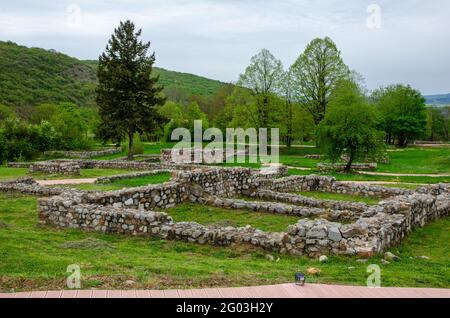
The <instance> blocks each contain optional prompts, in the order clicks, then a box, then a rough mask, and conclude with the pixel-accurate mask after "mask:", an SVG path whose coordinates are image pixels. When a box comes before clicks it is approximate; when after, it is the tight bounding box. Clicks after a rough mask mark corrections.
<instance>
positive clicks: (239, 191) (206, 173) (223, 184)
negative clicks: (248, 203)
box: [176, 168, 255, 197]
mask: <svg viewBox="0 0 450 318" xmlns="http://www.w3.org/2000/svg"><path fill="white" fill-rule="evenodd" d="M176 178H177V180H178V182H180V183H184V184H192V185H198V186H199V187H197V188H200V189H201V190H202V191H203V192H205V193H206V194H208V195H215V196H225V197H232V196H238V195H244V194H249V193H250V186H251V185H252V183H253V182H254V179H255V175H254V174H253V172H252V170H251V169H245V168H227V169H223V168H211V169H207V170H203V169H197V170H192V171H184V172H179V173H178V174H177V176H176Z"/></svg>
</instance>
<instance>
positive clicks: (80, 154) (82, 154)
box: [44, 148, 122, 159]
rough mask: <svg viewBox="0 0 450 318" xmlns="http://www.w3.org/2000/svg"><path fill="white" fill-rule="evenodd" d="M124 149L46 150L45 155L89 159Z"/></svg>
mask: <svg viewBox="0 0 450 318" xmlns="http://www.w3.org/2000/svg"><path fill="white" fill-rule="evenodd" d="M121 152H122V149H120V148H109V149H103V150H93V151H64V150H57V151H46V152H44V155H46V156H62V157H68V158H80V159H89V158H94V157H101V156H107V155H114V154H117V153H121Z"/></svg>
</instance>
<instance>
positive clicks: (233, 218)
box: [167, 203, 300, 232]
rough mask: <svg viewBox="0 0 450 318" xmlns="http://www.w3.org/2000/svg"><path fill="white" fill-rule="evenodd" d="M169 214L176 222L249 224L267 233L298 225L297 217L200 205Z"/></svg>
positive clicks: (227, 224)
mask: <svg viewBox="0 0 450 318" xmlns="http://www.w3.org/2000/svg"><path fill="white" fill-rule="evenodd" d="M167 213H168V214H169V215H170V216H172V217H173V219H174V221H175V222H190V221H193V222H197V223H200V224H203V225H217V226H235V227H243V226H246V225H247V224H249V225H251V226H253V227H254V228H257V229H260V230H263V231H267V232H284V231H286V230H287V227H288V226H289V225H291V224H295V223H297V222H298V221H299V220H300V218H299V217H296V216H288V215H280V214H269V213H260V212H253V211H248V210H239V209H224V208H217V207H211V206H204V205H199V204H189V203H187V204H182V205H179V206H177V207H175V208H172V209H169V210H168V211H167Z"/></svg>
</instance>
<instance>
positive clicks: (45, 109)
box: [30, 104, 58, 124]
mask: <svg viewBox="0 0 450 318" xmlns="http://www.w3.org/2000/svg"><path fill="white" fill-rule="evenodd" d="M57 112H58V105H57V104H41V105H37V106H35V107H34V108H33V112H32V113H31V115H30V122H31V123H32V124H40V123H41V122H42V121H43V120H47V121H49V120H50V119H51V118H52V117H53V115H55V114H56V113H57Z"/></svg>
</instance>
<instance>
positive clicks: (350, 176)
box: [288, 169, 450, 188]
mask: <svg viewBox="0 0 450 318" xmlns="http://www.w3.org/2000/svg"><path fill="white" fill-rule="evenodd" d="M288 173H289V175H291V176H307V175H311V174H316V175H324V176H331V177H334V178H336V180H337V181H377V182H378V181H385V182H397V183H399V185H400V186H401V185H402V184H403V186H404V185H405V184H409V183H417V184H433V183H450V177H425V176H424V177H422V176H420V177H394V176H377V175H365V174H358V173H322V172H320V171H317V170H300V169H289V170H288ZM408 188H417V186H414V185H408Z"/></svg>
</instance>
